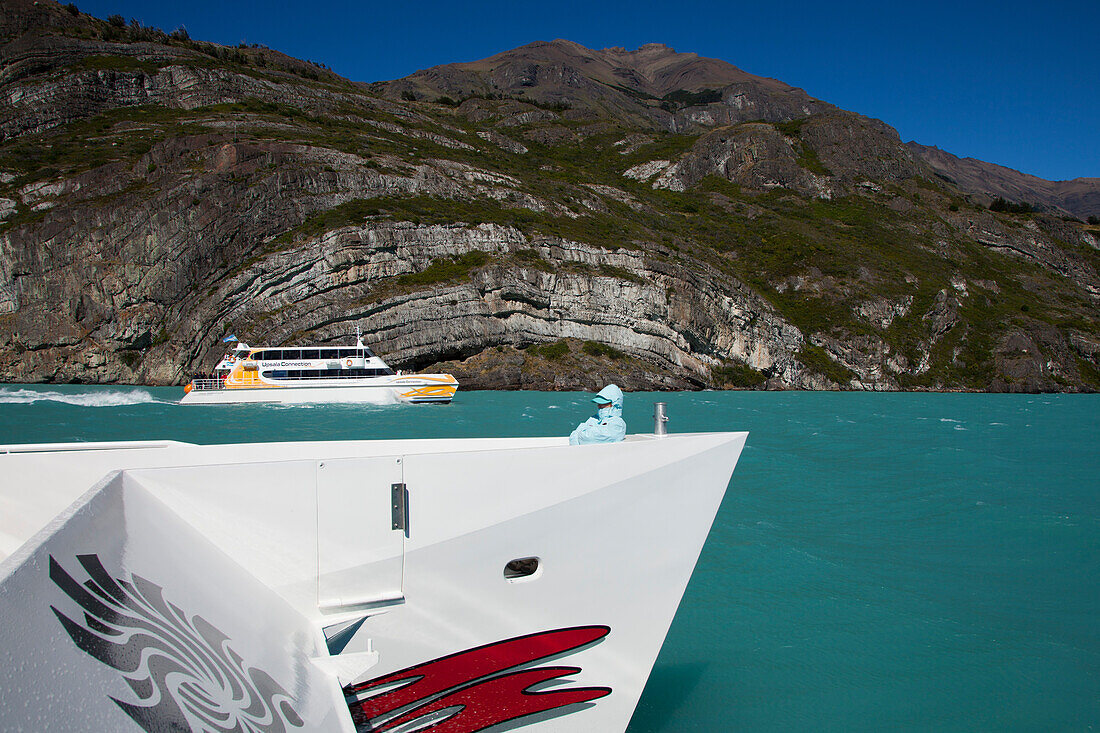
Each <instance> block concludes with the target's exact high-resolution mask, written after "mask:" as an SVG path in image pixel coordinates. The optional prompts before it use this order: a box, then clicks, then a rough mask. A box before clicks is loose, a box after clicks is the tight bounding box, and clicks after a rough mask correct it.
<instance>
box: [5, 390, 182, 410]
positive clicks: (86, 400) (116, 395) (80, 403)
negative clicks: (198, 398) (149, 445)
mask: <svg viewBox="0 0 1100 733" xmlns="http://www.w3.org/2000/svg"><path fill="white" fill-rule="evenodd" d="M43 401H45V402H61V403H63V404H66V405H75V406H77V407H125V406H127V405H144V404H150V403H154V402H160V401H161V400H158V399H157V398H155V397H153V395H151V394H149V393H148V392H146V391H145V390H143V389H134V390H116V389H109V390H96V391H94V392H71V393H66V392H53V391H46V390H37V389H0V405H29V404H31V403H32V402H43Z"/></svg>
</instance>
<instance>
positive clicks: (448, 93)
mask: <svg viewBox="0 0 1100 733" xmlns="http://www.w3.org/2000/svg"><path fill="white" fill-rule="evenodd" d="M370 89H371V91H373V92H375V93H378V94H381V95H383V96H386V97H389V98H391V99H402V100H409V101H412V100H424V101H438V100H444V101H447V100H464V101H466V107H467V109H466V111H467V112H468V113H469V112H472V111H473V109H472V108H475V107H479V106H483V105H481V104H480V101H481V100H490V101H491V100H496V99H508V98H512V99H515V100H522V101H524V102H527V103H531V104H536V105H539V106H541V107H543V108H546V107H550V109H551V110H554V111H560V112H565V115H564V116H565V117H566V118H567V119H568V118H572V119H584V118H585V117H596V118H613V119H616V120H618V121H620V122H629V123H632V124H634V125H637V126H639V127H642V128H647V129H653V130H661V131H666V132H684V131H689V130H700V129H707V128H711V127H715V126H717V125H731V124H736V123H738V122H747V121H750V120H767V121H782V120H789V119H793V118H796V117H803V116H806V115H810V114H814V113H816V112H825V111H831V110H834V109H835V108H834V107H832V105H829V104H826V103H824V102H821V101H819V100H816V99H813V98H811V97H810V96H809V95H808V94H806V93H805V92H804V91H802V90H801V89H796V88H795V87H792V86H789V85H787V84H784V83H783V82H781V81H776V80H775V79H765V78H763V77H759V76H753V75H752V74H748V73H745V72H744V71H742V70H741V69H738V68H737V67H736V66H733V65H732V64H729V63H726V62H725V61H719V60H717V59H706V58H700V57H699V56H698V55H697V54H694V53H677V52H676V51H675V50H673V49H671V48H669V47H668V46H665V45H663V44H660V43H649V44H646V45H644V46H642V47H641V48H639V49H637V50H635V51H627V50H626V49H623V48H606V49H603V50H601V51H594V50H592V49H589V48H585V47H584V46H581V45H580V44H577V43H573V42H572V41H565V40H556V41H551V42H549V43H547V42H541V41H540V42H537V43H531V44H528V45H526V46H522V47H520V48H517V49H514V50H512V51H506V52H504V53H500V54H497V55H496V56H492V57H490V58H487V59H484V60H482V61H474V62H470V63H456V64H445V65H443V66H436V67H433V68H431V69H428V70H426V71H418V72H416V73H415V74H412V75H411V76H408V77H406V78H404V79H398V80H396V81H391V82H379V83H375V84H372V85H370ZM493 106H494V105H491V104H490V105H488V107H493ZM475 114H476V113H475Z"/></svg>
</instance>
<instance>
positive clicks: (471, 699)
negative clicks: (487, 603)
mask: <svg viewBox="0 0 1100 733" xmlns="http://www.w3.org/2000/svg"><path fill="white" fill-rule="evenodd" d="M610 631H611V629H610V628H609V627H607V626H577V627H573V628H569V629H556V630H554V631H544V632H542V633H538V634H530V635H528V636H519V637H515V638H513V639H505V640H504V641H498V642H495V643H493V644H486V645H485V646H480V647H475V648H474V649H468V650H466V651H464V652H459V653H457V654H452V655H450V656H446V657H440V658H439V659H434V660H432V661H430V662H425V663H424V664H419V665H416V666H415V667H409V668H408V669H403V670H401V671H400V672H394V673H393V674H389V675H386V676H384V677H379V678H377V679H373V680H368V681H367V682H363V683H360V684H358V685H350V686H348V687H345V688H344V694H345V695H347V697H348V706H349V707H350V708H351V713H352V720H354V722H355V724H356V727H357V728H359V729H360V730H369V731H387V730H392V729H394V728H397V727H398V726H403V725H406V724H408V723H411V722H412V721H415V720H417V719H421V718H423V719H425V720H424V722H425V723H426V726H425V727H424V728H419V729H418V730H431V731H432V733H474V731H479V730H485V729H486V728H489V727H491V726H494V725H497V724H498V723H504V722H506V721H509V720H515V719H516V718H522V717H524V716H527V715H534V714H536V713H542V712H545V711H548V710H555V709H557V708H562V707H565V706H567V705H576V704H579V703H585V702H589V701H591V700H595V699H597V698H600V697H603V696H605V695H607V694H609V693H610V692H611V688H610V687H574V688H568V689H561V690H548V691H546V692H532V691H530V689H531V687H533V686H535V685H538V684H539V683H543V682H548V681H550V680H555V679H558V678H561V677H566V676H568V675H572V674H576V673H577V672H580V671H581V670H580V668H579V667H536V668H533V669H522V670H519V669H516V668H517V667H520V666H522V665H526V664H531V663H534V662H538V661H541V660H544V659H547V658H549V657H554V656H558V655H561V654H565V653H567V652H572V651H576V650H578V649H580V648H581V647H584V646H587V645H589V644H592V643H594V642H596V641H599V640H600V639H602V638H603V637H605V636H607V634H608V632H610ZM394 685H398V686H397V687H396V688H394V689H389V688H392V687H393V686H394ZM380 689H384V690H386V691H384V692H377V693H376V694H373V695H372V692H374V691H376V690H380ZM367 696H369V697H367ZM364 698H365V699H364ZM444 716H446V717H444ZM436 718H439V719H438V720H436ZM432 721H434V722H432Z"/></svg>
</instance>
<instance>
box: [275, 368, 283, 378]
mask: <svg viewBox="0 0 1100 733" xmlns="http://www.w3.org/2000/svg"><path fill="white" fill-rule="evenodd" d="M274 377H275V378H276V379H286V369H276V370H275V373H274Z"/></svg>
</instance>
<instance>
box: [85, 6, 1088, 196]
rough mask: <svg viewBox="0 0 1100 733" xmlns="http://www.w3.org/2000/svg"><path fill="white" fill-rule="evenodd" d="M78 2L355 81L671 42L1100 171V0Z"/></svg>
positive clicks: (979, 139) (906, 125) (970, 149)
mask: <svg viewBox="0 0 1100 733" xmlns="http://www.w3.org/2000/svg"><path fill="white" fill-rule="evenodd" d="M76 2H77V5H78V6H79V7H80V9H81V10H83V11H85V12H88V13H91V14H92V15H95V16H98V17H100V18H105V17H107V16H108V15H111V14H113V13H119V14H121V15H123V16H125V17H126V18H127V19H130V18H137V19H138V20H140V21H141V22H142V23H144V24H145V25H150V26H157V27H159V28H162V29H164V30H166V31H171V30H173V29H175V28H177V27H179V26H181V25H182V26H185V27H186V28H187V30H188V32H189V33H190V34H191V37H192V38H195V39H200V40H207V41H215V42H218V43H225V44H234V45H235V44H238V43H241V42H246V43H262V44H264V45H266V46H270V47H271V48H274V49H278V50H280V51H283V52H284V53H287V54H290V55H291V56H297V57H299V58H305V59H311V60H313V61H318V62H321V63H324V64H327V65H328V66H329V67H331V68H332V69H333V70H334V71H336V72H337V73H339V74H341V75H343V76H346V77H348V78H349V79H353V80H355V81H378V80H383V79H395V78H398V77H402V76H406V75H408V74H411V73H412V72H414V71H417V70H418V69H424V68H428V67H429V66H435V65H437V64H443V63H449V62H452V61H473V60H476V59H481V58H485V57H486V56H491V55H493V54H495V53H498V52H500V51H505V50H508V49H510V48H515V47H516V46H521V45H523V44H525V43H529V42H531V41H536V40H553V39H555V38H567V39H569V40H572V41H576V42H577V43H581V44H583V45H585V46H588V47H589V48H606V47H609V46H623V47H626V48H629V49H633V48H637V47H638V46H640V45H641V44H643V43H649V42H660V43H665V44H668V45H670V46H672V47H673V48H675V49H676V50H677V51H694V52H696V53H698V54H699V55H701V56H710V57H713V58H719V59H723V60H725V61H728V62H730V63H732V64H733V65H735V66H738V67H740V68H742V69H744V70H745V71H748V72H750V73H753V74H758V75H760V76H770V77H774V78H776V79H781V80H783V81H785V82H787V83H789V84H793V85H794V86H798V87H801V88H803V89H805V90H806V91H807V92H808V93H809V94H811V95H813V96H815V97H817V98H819V99H823V100H825V101H827V102H831V103H833V104H835V105H838V106H840V107H843V108H845V109H849V110H852V111H854V112H859V113H862V114H865V115H869V116H871V117H877V118H879V119H882V120H885V121H886V122H887V123H889V124H890V125H893V126H894V127H895V128H897V130H898V132H899V133H900V134H901V137H902V140H906V141H908V140H916V141H917V142H921V143H924V144H926V145H936V146H938V147H940V148H943V149H944V150H946V151H948V152H951V153H954V154H955V155H958V156H960V157H966V156H971V157H975V158H979V159H981V160H986V161H990V162H992V163H1000V164H1001V165H1006V166H1008V167H1010V168H1015V169H1017V170H1020V171H1023V172H1025V173H1031V174H1034V175H1037V176H1041V177H1043V178H1048V179H1052V180H1063V179H1069V178H1076V177H1082V176H1083V177H1100V0H1065V1H1059V0H1048V1H1047V2H1045V3H1044V2H1022V1H1019V0H1002V1H1000V2H994V1H990V0H975V1H973V2H970V1H968V0H956V1H955V2H942V1H941V0H934V1H931V2H923V3H921V2H893V0H875V2H865V1H862V0H832V1H829V2H814V3H791V2H782V1H779V2H760V0H754V1H753V2H751V3H750V2H740V1H738V0H726V1H725V2H719V1H716V2H699V1H697V0H683V1H681V2H667V0H666V1H664V2H652V1H650V0H638V1H636V2H623V0H612V1H610V2H598V1H597V2H593V1H592V0H588V1H587V2H578V1H577V0H555V1H554V2H542V3H534V2H522V1H520V2H516V1H515V0H510V1H508V2H504V1H502V0H493V1H492V2H480V3H471V2H462V1H461V0H447V1H446V2H440V1H439V0H426V1H425V0H422V1H421V2H401V1H400V0H398V1H396V2H387V3H375V2H354V1H352V0H343V1H339V0H313V2H285V1H280V0H266V1H264V2H260V1H258V0H216V1H215V0H190V2H179V1H178V0H176V1H174V2H171V3H163V2H147V1H146V2H142V1H140V0H76Z"/></svg>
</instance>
